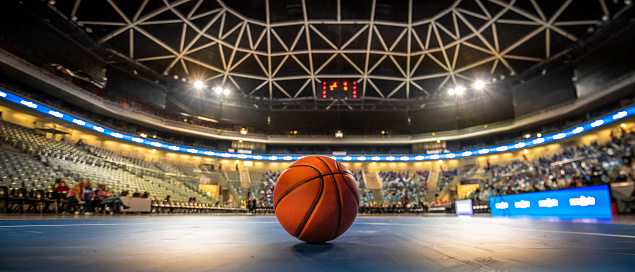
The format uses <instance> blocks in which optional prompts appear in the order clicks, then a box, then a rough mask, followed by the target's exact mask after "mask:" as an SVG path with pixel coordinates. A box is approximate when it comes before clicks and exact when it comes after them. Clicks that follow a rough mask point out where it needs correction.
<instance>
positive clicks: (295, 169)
mask: <svg viewBox="0 0 635 272" xmlns="http://www.w3.org/2000/svg"><path fill="white" fill-rule="evenodd" d="M273 205H274V211H275V214H276V218H277V219H278V222H280V225H282V227H283V228H284V229H285V230H286V231H287V232H288V233H289V234H291V235H292V236H294V237H296V238H298V239H300V240H302V241H305V242H308V243H323V242H326V241H329V240H333V239H335V238H337V237H339V236H340V235H342V234H343V233H344V232H346V230H348V228H349V227H350V226H351V225H352V224H353V222H354V221H355V217H356V216H357V210H358V208H359V190H358V188H357V183H356V182H355V178H354V177H353V175H352V173H351V172H350V171H348V169H346V167H344V165H342V164H341V163H339V162H336V161H335V160H333V159H331V158H327V157H323V156H310V157H304V158H301V159H299V160H297V161H295V162H293V163H292V164H290V165H289V166H288V167H287V168H286V169H285V170H284V171H283V172H282V173H281V174H280V176H279V177H278V180H277V181H276V185H275V187H274V190H273Z"/></svg>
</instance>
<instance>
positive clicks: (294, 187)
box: [273, 172, 340, 212]
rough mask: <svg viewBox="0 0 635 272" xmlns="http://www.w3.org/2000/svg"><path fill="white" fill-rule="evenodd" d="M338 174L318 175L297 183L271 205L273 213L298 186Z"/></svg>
mask: <svg viewBox="0 0 635 272" xmlns="http://www.w3.org/2000/svg"><path fill="white" fill-rule="evenodd" d="M318 173H319V172H318ZM338 174H340V173H330V174H324V175H319V176H315V177H312V178H310V179H307V180H305V181H301V182H299V183H298V184H296V185H295V186H293V187H291V189H289V190H287V192H285V193H284V194H283V195H282V196H281V197H280V199H278V202H276V203H274V205H273V211H274V212H275V211H276V208H277V207H278V205H279V204H280V201H282V199H283V198H284V197H285V196H287V195H288V194H289V193H291V192H292V191H293V190H295V189H297V188H298V187H300V186H302V185H304V184H306V183H308V182H309V181H312V180H316V179H319V178H324V177H326V176H333V175H338Z"/></svg>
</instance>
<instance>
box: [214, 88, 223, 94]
mask: <svg viewBox="0 0 635 272" xmlns="http://www.w3.org/2000/svg"><path fill="white" fill-rule="evenodd" d="M214 91H215V92H216V93H217V94H221V93H222V92H223V88H221V87H216V88H214Z"/></svg>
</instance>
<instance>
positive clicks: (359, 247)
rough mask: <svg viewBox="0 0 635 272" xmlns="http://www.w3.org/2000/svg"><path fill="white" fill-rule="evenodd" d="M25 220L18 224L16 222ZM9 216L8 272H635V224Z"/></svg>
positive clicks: (5, 238)
mask: <svg viewBox="0 0 635 272" xmlns="http://www.w3.org/2000/svg"><path fill="white" fill-rule="evenodd" d="M16 218H17V219H16ZM25 218H28V217H13V218H11V217H3V219H0V271H14V270H26V271H79V270H81V271H183V272H184V271H188V272H189V271H300V272H308V271H633V270H632V269H633V267H635V223H633V220H631V219H629V218H627V219H624V218H622V219H619V220H614V221H613V222H598V221H593V220H591V221H589V220H587V221H559V220H529V219H507V218H491V217H470V218H462V217H421V216H419V217H414V216H413V217H408V216H403V217H388V216H382V217H370V216H360V217H358V218H357V220H356V221H355V223H354V224H353V226H352V227H351V228H350V229H349V230H348V231H347V232H346V233H345V234H344V235H342V236H341V237H340V238H338V239H336V240H333V241H331V242H329V243H326V244H306V243H303V242H301V241H299V240H296V239H295V238H293V237H291V236H290V235H288V234H287V233H286V232H285V231H284V230H283V229H282V227H280V225H279V224H278V222H277V220H276V218H275V217H272V216H270V217H251V216H193V215H189V216H174V215H173V216H134V215H132V216H131V215H127V216H123V217H111V216H105V217H85V216H78V217H76V218H73V217H72V216H67V217H65V218H60V217H39V218H28V219H25Z"/></svg>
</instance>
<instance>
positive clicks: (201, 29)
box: [52, 0, 625, 107]
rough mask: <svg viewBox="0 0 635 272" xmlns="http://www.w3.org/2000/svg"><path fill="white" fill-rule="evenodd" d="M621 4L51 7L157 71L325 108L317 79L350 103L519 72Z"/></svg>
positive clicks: (372, 1)
mask: <svg viewBox="0 0 635 272" xmlns="http://www.w3.org/2000/svg"><path fill="white" fill-rule="evenodd" d="M624 7H625V4H624V1H618V2H614V1H607V0H589V1H572V0H527V1H524V0H523V1H509V0H455V1H448V0H432V1H416V0H360V1H341V0H322V1H317V0H315V1H313V0H287V1H272V0H232V1H224V0H176V1H167V0H166V1H159V0H150V1H147V0H91V1H88V0H84V1H81V0H58V1H57V4H56V5H54V6H53V7H52V8H57V9H58V11H59V12H60V13H61V14H63V15H64V16H66V17H67V18H69V20H73V21H74V22H76V23H77V24H78V25H80V26H83V27H84V29H85V30H89V32H91V33H92V35H93V36H95V37H96V38H95V39H96V40H97V41H98V42H99V43H102V44H104V45H105V46H108V47H110V48H113V49H114V50H117V51H119V52H120V53H121V54H122V55H124V56H128V57H129V58H130V59H132V60H135V61H137V62H139V63H141V64H142V65H146V66H147V67H149V68H150V69H153V70H156V71H157V72H158V73H161V74H166V75H169V76H172V75H176V76H178V77H179V78H189V79H195V78H200V77H201V76H202V77H205V78H204V79H206V80H209V81H213V82H214V83H215V84H222V85H225V86H226V87H228V88H233V89H234V90H238V91H240V92H241V93H243V94H244V95H245V96H248V97H254V98H257V99H264V98H266V99H269V98H272V99H274V100H275V99H280V100H281V101H294V99H295V102H298V101H308V102H311V103H313V104H314V105H318V104H327V105H328V104H329V103H328V102H327V101H323V100H324V99H323V98H322V96H321V85H320V84H321V82H322V81H325V80H331V79H337V78H342V79H343V78H346V79H349V80H350V79H351V77H354V79H355V80H357V81H358V85H357V86H358V88H359V99H358V100H357V101H361V103H359V104H360V105H362V106H363V105H366V106H370V105H373V102H375V103H380V102H381V103H384V104H383V105H394V104H395V103H396V104H398V102H399V101H401V102H403V101H407V100H414V99H419V98H421V97H434V96H435V93H437V94H438V92H442V91H445V90H447V89H449V88H453V87H454V86H455V85H456V84H459V83H465V82H466V81H469V80H476V79H477V78H486V79H490V80H492V81H493V79H494V78H496V79H497V80H500V79H501V78H504V77H509V76H510V75H513V74H518V73H522V72H523V71H525V70H526V69H528V68H530V67H533V66H535V65H537V64H539V63H541V62H544V61H546V60H548V59H549V58H551V57H553V56H556V55H558V53H561V52H563V51H565V50H567V49H569V48H571V47H572V46H573V45H575V44H576V42H578V41H579V40H580V39H581V38H584V37H586V36H588V35H592V33H593V32H594V31H595V30H597V29H598V28H599V27H601V26H602V25H604V24H605V22H606V21H609V20H611V19H612V18H613V16H615V15H616V14H618V12H619V11H620V10H621V9H623V8H624ZM322 102H324V103H322ZM348 104H350V105H353V107H354V106H355V103H352V102H351V103H348ZM404 104H407V103H404Z"/></svg>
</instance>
